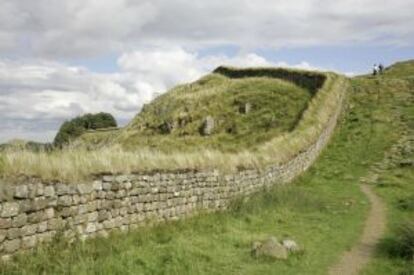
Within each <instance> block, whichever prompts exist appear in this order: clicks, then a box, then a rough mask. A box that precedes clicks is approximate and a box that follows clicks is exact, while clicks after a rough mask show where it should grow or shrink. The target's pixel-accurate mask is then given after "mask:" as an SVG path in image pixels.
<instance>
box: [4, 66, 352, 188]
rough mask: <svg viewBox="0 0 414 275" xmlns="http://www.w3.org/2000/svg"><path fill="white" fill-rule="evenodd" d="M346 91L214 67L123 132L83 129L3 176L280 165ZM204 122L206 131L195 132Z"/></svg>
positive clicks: (319, 127)
mask: <svg viewBox="0 0 414 275" xmlns="http://www.w3.org/2000/svg"><path fill="white" fill-rule="evenodd" d="M347 87H348V81H347V80H346V79H345V77H343V76H340V75H337V74H334V73H321V72H310V71H301V70H289V69H275V68H255V69H236V68H226V67H220V68H218V69H217V70H216V71H215V72H214V73H213V74H211V75H208V76H206V77H204V78H202V79H200V80H199V81H197V82H195V83H191V84H187V85H182V86H179V87H176V88H175V89H173V90H171V91H169V92H168V93H166V94H165V95H163V96H161V97H159V98H158V99H156V100H155V101H154V102H153V103H151V104H150V105H148V106H146V107H145V108H144V110H143V111H142V112H141V113H140V114H138V115H137V117H136V118H134V119H133V120H132V122H131V123H130V124H129V125H128V126H127V127H125V128H122V129H119V130H111V129H109V130H104V131H95V132H88V133H86V134H85V135H82V136H81V138H80V139H78V140H77V141H76V142H75V143H74V144H72V145H71V146H68V147H67V148H64V149H63V150H56V151H54V152H43V153H42V152H39V153H32V152H27V151H21V152H9V153H8V154H7V157H6V161H5V162H4V163H5V165H4V166H5V168H4V169H3V174H6V175H7V176H8V177H9V178H10V177H12V176H13V175H19V174H26V175H34V176H37V177H41V178H43V179H46V180H56V179H57V180H64V181H77V180H84V179H86V178H90V177H91V176H93V175H94V174H100V173H108V172H110V173H131V172H132V171H134V172H148V171H152V170H169V171H173V170H181V169H184V170H187V169H192V170H206V169H207V170H208V169H218V170H221V171H222V172H229V171H235V170H237V169H243V168H261V167H265V166H266V165H271V164H272V165H274V164H277V163H279V164H280V163H284V162H286V161H289V160H290V159H291V158H292V157H293V156H295V155H296V154H298V153H299V152H300V151H302V150H306V149H307V148H308V147H309V146H310V145H312V144H314V143H315V142H316V140H317V139H318V138H319V136H320V134H321V133H322V131H324V129H325V128H326V125H327V123H328V122H329V121H330V119H331V117H332V116H333V115H334V114H335V113H337V111H338V110H340V109H341V104H342V100H343V98H344V95H345V91H346V89H347ZM207 118H209V120H210V122H211V121H212V123H210V124H213V127H211V129H210V132H209V133H203V132H204V129H203V128H204V127H205V123H206V121H207Z"/></svg>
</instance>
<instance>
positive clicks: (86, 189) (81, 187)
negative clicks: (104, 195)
mask: <svg viewBox="0 0 414 275" xmlns="http://www.w3.org/2000/svg"><path fill="white" fill-rule="evenodd" d="M77 187H78V192H79V194H81V195H84V194H90V193H92V192H93V189H94V188H93V185H92V184H85V183H82V184H78V186H77Z"/></svg>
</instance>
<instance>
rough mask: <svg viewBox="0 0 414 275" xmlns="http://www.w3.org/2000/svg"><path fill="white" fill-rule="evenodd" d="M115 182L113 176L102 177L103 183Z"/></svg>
mask: <svg viewBox="0 0 414 275" xmlns="http://www.w3.org/2000/svg"><path fill="white" fill-rule="evenodd" d="M113 180H114V176H112V175H105V176H103V177H102V181H103V182H112V181H113Z"/></svg>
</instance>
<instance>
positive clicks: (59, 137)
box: [53, 112, 117, 147]
mask: <svg viewBox="0 0 414 275" xmlns="http://www.w3.org/2000/svg"><path fill="white" fill-rule="evenodd" d="M110 127H117V123H116V120H115V118H114V117H113V116H112V115H111V114H109V113H102V112H101V113H97V114H86V115H83V116H78V117H75V118H74V119H72V120H69V121H65V122H64V123H63V124H62V126H61V127H60V129H59V132H58V133H57V134H56V137H55V139H54V141H53V145H54V146H56V147H62V146H64V145H66V144H68V143H69V142H70V141H71V140H73V139H75V138H77V137H79V136H80V135H82V134H83V133H84V132H85V131H86V130H97V129H102V128H110Z"/></svg>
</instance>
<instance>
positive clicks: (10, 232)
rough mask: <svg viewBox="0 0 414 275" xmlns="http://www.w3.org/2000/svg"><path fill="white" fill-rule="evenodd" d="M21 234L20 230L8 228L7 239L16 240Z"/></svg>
mask: <svg viewBox="0 0 414 275" xmlns="http://www.w3.org/2000/svg"><path fill="white" fill-rule="evenodd" d="M21 234H22V233H21V231H20V228H10V229H9V230H7V239H9V240H13V239H17V238H19V237H20V236H21Z"/></svg>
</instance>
